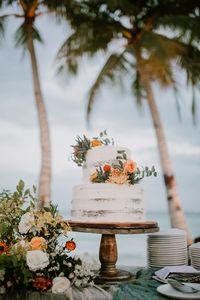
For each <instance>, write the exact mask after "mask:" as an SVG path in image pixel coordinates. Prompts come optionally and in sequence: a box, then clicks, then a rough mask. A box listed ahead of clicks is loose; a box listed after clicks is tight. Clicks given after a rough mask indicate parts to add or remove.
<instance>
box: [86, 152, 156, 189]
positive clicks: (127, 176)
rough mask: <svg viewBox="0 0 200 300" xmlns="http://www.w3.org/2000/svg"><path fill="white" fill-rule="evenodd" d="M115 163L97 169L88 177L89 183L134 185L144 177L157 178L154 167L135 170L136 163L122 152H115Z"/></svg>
mask: <svg viewBox="0 0 200 300" xmlns="http://www.w3.org/2000/svg"><path fill="white" fill-rule="evenodd" d="M117 152H118V154H119V155H118V156H117V157H116V160H117V163H115V164H112V165H104V166H103V168H102V167H99V168H97V169H96V172H94V173H93V174H92V175H91V176H90V181H91V182H94V183H101V182H109V183H116V184H120V185H121V184H131V185H133V184H136V183H139V182H140V180H142V179H143V178H144V177H145V176H147V177H149V176H151V175H154V176H157V172H156V170H155V167H154V166H152V167H151V169H149V167H145V168H144V169H143V170H140V169H139V168H137V164H136V162H134V161H132V160H131V159H129V158H127V155H126V152H125V151H124V150H120V151H117Z"/></svg>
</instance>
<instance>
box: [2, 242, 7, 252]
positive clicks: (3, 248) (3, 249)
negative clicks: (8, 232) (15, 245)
mask: <svg viewBox="0 0 200 300" xmlns="http://www.w3.org/2000/svg"><path fill="white" fill-rule="evenodd" d="M6 251H8V245H7V244H6V243H4V242H0V254H2V253H4V252H6Z"/></svg>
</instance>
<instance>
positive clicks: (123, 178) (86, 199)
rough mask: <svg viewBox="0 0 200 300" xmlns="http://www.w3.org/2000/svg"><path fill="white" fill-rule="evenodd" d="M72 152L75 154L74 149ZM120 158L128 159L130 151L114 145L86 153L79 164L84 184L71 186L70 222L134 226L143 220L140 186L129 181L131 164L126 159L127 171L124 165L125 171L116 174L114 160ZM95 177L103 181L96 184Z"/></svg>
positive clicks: (144, 217)
mask: <svg viewBox="0 0 200 300" xmlns="http://www.w3.org/2000/svg"><path fill="white" fill-rule="evenodd" d="M74 148H75V146H74ZM75 151H76V152H75V155H77V153H78V152H77V149H76V148H75ZM119 153H122V154H119ZM119 155H124V157H130V151H129V150H128V149H127V148H122V147H115V146H100V147H96V146H95V147H92V148H91V149H89V150H88V151H87V153H86V157H85V161H84V163H83V165H82V167H83V184H80V185H76V186H74V187H73V196H72V203H71V220H72V221H77V222H98V223H100V222H102V223H108V222H111V223H112V222H123V223H133V222H144V221H145V220H146V216H145V199H144V189H143V187H142V186H141V184H137V183H135V184H130V182H129V177H128V175H130V174H131V173H133V170H132V169H131V167H132V165H131V163H133V162H132V161H131V160H130V159H127V161H129V164H128V163H127V164H126V166H129V165H130V167H129V169H127V170H128V171H127V170H126V169H125V164H124V165H123V168H124V170H123V171H119V170H118V169H116V167H115V166H116V165H117V164H118V161H119V160H120V159H119V158H117V157H119ZM111 166H112V167H111ZM121 167H122V163H121ZM97 169H99V172H98V171H97ZM104 169H105V171H104ZM106 172H108V173H106ZM135 172H136V170H135ZM99 174H100V175H99ZM98 175H99V178H100V179H101V180H105V182H99V181H100V179H98ZM106 176H107V177H106ZM95 180H96V181H95ZM98 180H99V181H98Z"/></svg>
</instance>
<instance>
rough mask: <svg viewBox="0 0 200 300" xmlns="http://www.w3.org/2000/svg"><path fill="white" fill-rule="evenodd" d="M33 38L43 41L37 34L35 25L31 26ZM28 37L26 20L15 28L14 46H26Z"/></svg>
mask: <svg viewBox="0 0 200 300" xmlns="http://www.w3.org/2000/svg"><path fill="white" fill-rule="evenodd" d="M32 29H33V31H32V34H33V40H37V41H39V42H43V41H42V38H41V36H40V34H39V31H38V30H37V28H36V27H34V26H33V28H32ZM28 38H29V31H28V26H27V23H26V22H23V23H22V24H21V26H20V27H19V28H18V29H17V31H16V32H15V40H16V44H15V46H16V47H18V46H24V47H25V48H26V45H27V41H28Z"/></svg>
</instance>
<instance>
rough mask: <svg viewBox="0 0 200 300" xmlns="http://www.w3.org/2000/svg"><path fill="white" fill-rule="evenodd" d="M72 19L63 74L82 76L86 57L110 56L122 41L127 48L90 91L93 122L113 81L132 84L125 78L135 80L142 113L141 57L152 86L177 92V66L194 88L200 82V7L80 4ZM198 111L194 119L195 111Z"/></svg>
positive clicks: (152, 3)
mask: <svg viewBox="0 0 200 300" xmlns="http://www.w3.org/2000/svg"><path fill="white" fill-rule="evenodd" d="M69 14H70V16H69ZM69 14H68V19H69V21H70V24H71V26H72V28H73V30H74V31H73V33H72V34H71V36H70V37H69V38H68V39H67V40H66V42H65V43H64V44H63V46H62V47H61V49H60V51H59V54H58V59H59V60H60V64H61V66H62V67H61V66H60V67H61V69H65V67H67V68H68V69H69V70H71V72H72V73H75V74H76V73H77V71H78V66H79V65H80V62H81V60H80V58H81V57H83V56H84V55H88V56H89V57H93V56H94V55H95V54H97V53H98V52H99V51H102V50H103V51H106V52H109V49H110V48H109V45H110V43H111V42H116V41H117V40H118V41H120V42H121V46H124V44H125V46H124V48H125V50H122V51H121V53H120V51H118V50H116V51H114V52H113V53H112V54H111V55H109V57H108V59H107V61H106V62H105V65H104V66H103V68H102V69H101V70H100V72H99V74H98V76H97V79H96V81H95V82H94V84H93V86H92V87H91V89H90V92H89V97H88V105H87V117H88V120H89V116H90V113H91V110H92V108H93V104H94V101H95V99H96V97H97V95H98V92H99V91H100V89H101V88H102V87H103V86H104V85H105V84H106V83H107V82H108V81H112V82H118V81H117V79H118V78H119V76H120V77H121V78H122V80H124V81H126V82H127V79H128V76H124V74H126V75H128V74H129V75H130V78H131V80H130V85H131V90H132V91H133V94H134V95H135V97H136V103H137V104H138V105H139V107H141V105H142V99H143V98H146V96H147V95H146V92H144V87H143V85H142V83H141V78H140V76H139V73H138V65H137V61H138V57H140V59H141V60H142V65H143V66H144V71H145V72H146V73H147V76H148V78H149V79H150V81H156V82H158V83H159V84H160V85H161V86H162V87H168V86H171V87H172V88H173V89H174V91H177V88H176V78H175V75H174V72H173V66H174V64H175V63H176V64H177V65H178V66H180V67H181V68H182V69H183V70H184V71H186V73H187V78H188V82H189V83H190V84H191V85H196V84H197V82H199V70H200V68H199V57H200V51H199V49H198V47H197V43H198V41H199V40H200V31H199V15H200V2H199V1H197V0H194V1H192V2H191V3H190V2H188V1H187V0H183V1H181V0H179V1H175V0H165V1H159V0H157V1H137V2H135V1H131V0H126V1H120V0H118V1H116V0H111V1H103V0H101V1H99V0H93V1H83V2H81V1H80V2H79V1H78V2H77V7H76V9H75V11H73V10H70V11H69ZM168 36H170V37H168ZM118 44H119V42H118ZM191 46H192V48H190V47H191ZM191 52H192V53H191ZM196 54H197V57H198V58H197V57H196ZM178 108H179V107H178ZM192 109H193V111H192V113H193V114H194V106H193V107H192Z"/></svg>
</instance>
